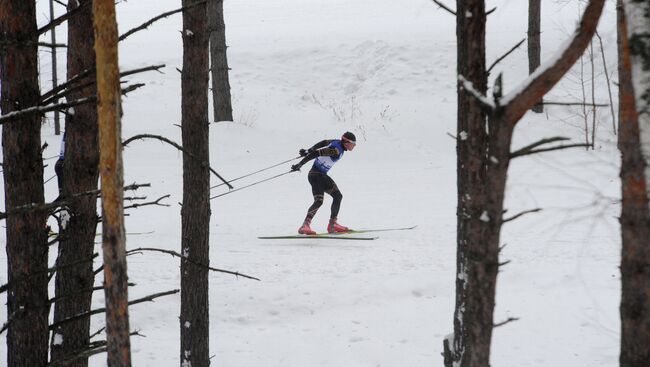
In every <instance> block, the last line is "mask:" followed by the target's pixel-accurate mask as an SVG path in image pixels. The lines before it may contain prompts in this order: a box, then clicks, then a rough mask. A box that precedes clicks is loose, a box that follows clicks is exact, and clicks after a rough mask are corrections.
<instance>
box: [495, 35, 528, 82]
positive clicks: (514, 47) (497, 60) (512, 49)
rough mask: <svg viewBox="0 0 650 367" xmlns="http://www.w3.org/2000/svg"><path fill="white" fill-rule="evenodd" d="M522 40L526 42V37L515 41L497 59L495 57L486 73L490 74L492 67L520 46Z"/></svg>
mask: <svg viewBox="0 0 650 367" xmlns="http://www.w3.org/2000/svg"><path fill="white" fill-rule="evenodd" d="M524 42H526V39H525V38H524V39H522V40H521V41H519V43H517V44H516V45H514V46H513V47H512V48H511V49H510V50H508V52H506V53H505V54H503V56H501V57H499V58H498V59H496V60H495V61H494V62H493V63H492V65H490V67H489V68H488V69H487V73H488V75H489V74H490V71H492V69H493V68H494V67H495V66H497V64H498V63H500V62H501V61H503V59H505V58H506V57H508V56H509V55H510V54H511V53H513V52H515V50H516V49H518V48H519V46H521V45H522V44H523V43H524Z"/></svg>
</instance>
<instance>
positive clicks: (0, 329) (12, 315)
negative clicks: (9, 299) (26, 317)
mask: <svg viewBox="0 0 650 367" xmlns="http://www.w3.org/2000/svg"><path fill="white" fill-rule="evenodd" d="M23 310H24V308H23V307H20V308H19V309H17V310H16V311H14V313H12V314H11V315H9V317H8V318H7V321H5V323H4V324H2V327H1V328H0V335H1V334H2V333H4V332H5V330H7V329H9V325H11V321H12V320H13V319H14V318H16V316H18V314H19V313H21V312H23Z"/></svg>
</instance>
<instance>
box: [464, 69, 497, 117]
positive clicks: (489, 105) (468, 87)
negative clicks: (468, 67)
mask: <svg viewBox="0 0 650 367" xmlns="http://www.w3.org/2000/svg"><path fill="white" fill-rule="evenodd" d="M458 80H459V81H460V83H461V85H462V87H463V89H465V91H467V93H469V95H471V96H472V97H474V98H475V99H476V100H477V101H478V102H479V103H480V104H481V106H483V108H485V109H488V110H494V108H495V105H494V102H492V100H490V99H489V98H488V97H486V96H484V95H483V93H481V92H479V91H478V90H476V88H474V84H473V83H472V82H470V81H469V80H467V79H465V77H464V76H462V75H460V74H458Z"/></svg>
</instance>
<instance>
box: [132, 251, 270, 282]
mask: <svg viewBox="0 0 650 367" xmlns="http://www.w3.org/2000/svg"><path fill="white" fill-rule="evenodd" d="M141 251H155V252H162V253H164V254H169V255H172V256H175V257H178V258H181V259H183V260H185V261H187V262H189V263H191V264H194V265H196V266H201V267H204V268H206V269H209V270H212V271H216V272H219V273H226V274H231V275H234V276H238V277H242V278H247V279H252V280H259V279H258V278H255V277H252V276H250V275H246V274H241V273H239V272H234V271H229V270H223V269H217V268H213V267H211V266H209V265H205V264H201V263H199V262H196V261H193V260H190V259H188V258H187V257H185V256H182V255H181V254H179V253H178V252H176V251H172V250H164V249H159V248H152V247H140V248H136V249H133V250H129V251H127V252H126V254H127V255H131V254H134V253H137V252H141Z"/></svg>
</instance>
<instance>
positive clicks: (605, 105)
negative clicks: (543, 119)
mask: <svg viewBox="0 0 650 367" xmlns="http://www.w3.org/2000/svg"><path fill="white" fill-rule="evenodd" d="M544 105H545V106H587V107H609V106H610V105H608V104H606V103H596V104H592V103H585V102H549V101H544Z"/></svg>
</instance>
